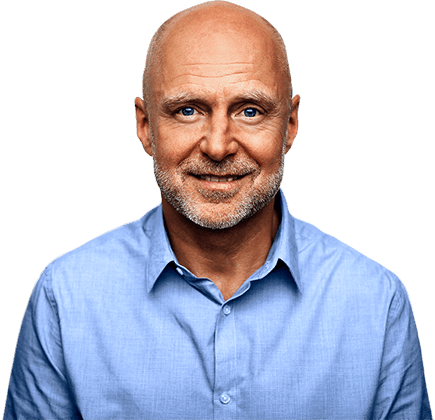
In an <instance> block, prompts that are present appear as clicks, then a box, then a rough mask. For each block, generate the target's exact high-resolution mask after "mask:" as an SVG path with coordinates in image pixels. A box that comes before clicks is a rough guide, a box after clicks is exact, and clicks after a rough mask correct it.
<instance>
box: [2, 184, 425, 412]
mask: <svg viewBox="0 0 435 420" xmlns="http://www.w3.org/2000/svg"><path fill="white" fill-rule="evenodd" d="M277 200H278V204H279V205H280V206H281V223H280V227H279V230H278V233H277V235H276V238H275V241H274V243H273V246H272V248H271V250H270V252H269V255H268V257H267V261H266V262H265V264H264V265H263V266H262V267H261V268H260V269H258V270H257V271H256V272H255V273H254V274H253V275H252V276H251V277H250V278H249V279H247V280H246V281H245V282H244V283H243V285H242V286H241V287H240V289H239V290H238V291H237V292H236V293H235V294H234V296H232V297H231V298H230V299H228V300H227V301H224V299H223V297H222V294H221V293H220V291H219V290H218V288H217V287H216V286H215V284H214V283H213V282H212V281H210V280H208V279H206V278H197V277H195V276H194V275H193V274H192V273H190V272H189V270H187V269H186V268H185V267H183V266H181V265H180V264H178V262H177V259H176V257H175V255H174V253H173V252H172V249H171V246H170V244H169V241H168V238H167V235H166V232H165V228H164V223H163V216H162V209H161V206H160V207H157V208H155V209H154V210H152V211H150V212H149V213H148V214H146V215H145V216H144V217H143V218H142V219H141V220H139V221H137V222H134V223H131V224H128V225H126V226H123V227H121V228H119V229H117V230H114V231H112V232H109V233H107V234H105V235H103V236H101V237H99V238H97V239H94V240H93V241H91V242H89V243H87V244H85V245H84V246H82V247H80V248H78V249H76V250H75V251H72V252H70V253H68V254H66V255H64V256H63V257H61V258H59V259H57V260H56V261H54V262H53V263H51V264H50V265H49V266H48V267H47V269H46V270H45V271H44V273H43V274H42V276H41V278H40V280H39V282H38V283H37V285H36V287H35V289H34V291H33V294H32V297H31V299H30V303H29V306H28V309H27V312H26V314H25V317H24V321H23V325H22V329H21V332H20V337H19V341H18V345H17V350H16V355H15V360H14V365H13V371H12V376H11V381H10V386H9V393H8V399H7V403H6V412H5V419H89V420H91V419H94V420H105V419H117V420H127V419H142V420H145V419H162V420H171V419H186V420H194V419H200V420H207V419H215V420H217V419H239V420H242V419H246V420H255V419H261V420H269V419H270V420H272V419H309V420H314V419H346V420H351V419H353V420H357V419H386V418H388V419H408V420H412V419H430V418H431V412H430V408H429V402H428V396H427V392H426V386H425V381H424V373H423V364H422V359H421V352H420V346H419V341H418V337H417V330H416V327H415V323H414V319H413V316H412V312H411V307H410V304H409V301H408V297H407V294H406V292H405V289H404V287H403V285H402V284H401V282H400V281H399V280H398V279H397V277H396V276H395V275H394V274H392V273H391V272H389V271H388V270H386V269H385V268H383V267H382V266H380V265H379V264H377V263H375V262H373V261H371V260H369V259H368V258H366V257H364V256H363V255H361V254H359V253H358V252H356V251H355V250H353V249H352V248H349V247H348V246H346V245H344V244H342V243H341V242H339V241H338V240H336V239H334V238H332V237H331V236H328V235H326V234H324V233H322V232H320V231H319V230H318V229H316V228H315V227H313V226H312V225H309V224H307V223H304V222H301V221H299V220H297V219H294V218H293V217H292V216H290V214H289V213H288V210H287V206H286V203H285V199H284V197H283V195H282V193H281V192H280V193H279V195H278V196H277Z"/></svg>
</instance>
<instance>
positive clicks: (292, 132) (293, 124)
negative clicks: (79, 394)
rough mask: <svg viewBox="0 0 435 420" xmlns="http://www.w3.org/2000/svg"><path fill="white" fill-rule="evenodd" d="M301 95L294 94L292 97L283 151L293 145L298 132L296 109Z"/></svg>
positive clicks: (297, 109)
mask: <svg viewBox="0 0 435 420" xmlns="http://www.w3.org/2000/svg"><path fill="white" fill-rule="evenodd" d="M300 100H301V97H300V96H299V95H296V96H295V97H294V98H293V99H292V109H291V112H290V118H289V122H288V130H287V141H286V148H285V152H286V153H287V152H288V151H289V150H290V147H292V145H293V141H294V139H295V137H296V134H298V111H299V102H300Z"/></svg>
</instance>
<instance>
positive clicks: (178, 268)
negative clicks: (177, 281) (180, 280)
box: [176, 267, 184, 276]
mask: <svg viewBox="0 0 435 420" xmlns="http://www.w3.org/2000/svg"><path fill="white" fill-rule="evenodd" d="M176 270H177V273H178V274H179V275H180V276H184V273H183V270H182V269H181V268H180V267H177V268H176Z"/></svg>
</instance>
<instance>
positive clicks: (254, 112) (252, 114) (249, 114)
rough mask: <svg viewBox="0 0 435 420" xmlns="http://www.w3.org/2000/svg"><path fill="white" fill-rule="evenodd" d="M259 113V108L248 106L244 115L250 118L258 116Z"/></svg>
mask: <svg viewBox="0 0 435 420" xmlns="http://www.w3.org/2000/svg"><path fill="white" fill-rule="evenodd" d="M258 114H259V111H258V109H255V108H246V109H244V110H243V115H244V116H245V117H248V118H253V117H256V116H257V115H258Z"/></svg>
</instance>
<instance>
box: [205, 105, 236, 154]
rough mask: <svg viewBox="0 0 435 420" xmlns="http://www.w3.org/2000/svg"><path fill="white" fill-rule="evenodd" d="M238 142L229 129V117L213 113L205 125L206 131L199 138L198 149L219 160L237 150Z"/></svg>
mask: <svg viewBox="0 0 435 420" xmlns="http://www.w3.org/2000/svg"><path fill="white" fill-rule="evenodd" d="M238 148H239V144H238V142H237V140H236V139H235V138H234V136H233V133H232V130H231V121H230V117H229V116H228V115H226V114H224V113H222V114H217V113H216V114H213V115H212V116H211V118H210V121H209V125H208V127H207V133H206V135H205V136H204V138H203V139H202V140H201V143H200V149H201V152H202V153H205V154H206V155H207V156H208V157H209V158H210V159H213V160H214V161H216V162H220V161H221V160H223V159H225V158H226V157H227V156H229V155H233V154H235V153H236V152H237V150H238Z"/></svg>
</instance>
